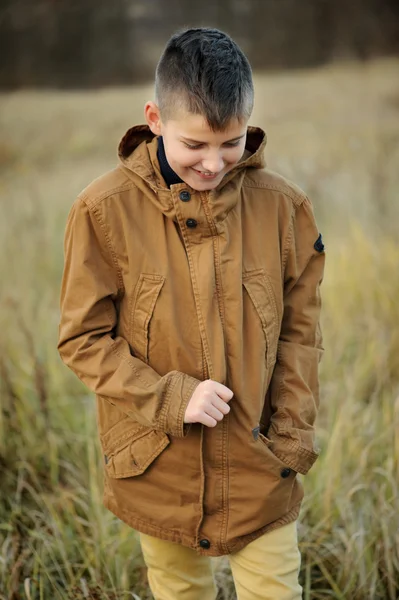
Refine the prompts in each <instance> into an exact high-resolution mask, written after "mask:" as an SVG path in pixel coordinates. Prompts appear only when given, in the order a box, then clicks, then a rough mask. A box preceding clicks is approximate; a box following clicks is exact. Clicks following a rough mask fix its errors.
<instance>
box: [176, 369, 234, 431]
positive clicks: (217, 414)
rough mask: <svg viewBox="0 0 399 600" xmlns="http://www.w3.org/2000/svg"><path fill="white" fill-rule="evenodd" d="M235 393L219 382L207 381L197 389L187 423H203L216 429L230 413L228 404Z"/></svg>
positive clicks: (185, 416) (190, 404)
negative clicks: (219, 422)
mask: <svg viewBox="0 0 399 600" xmlns="http://www.w3.org/2000/svg"><path fill="white" fill-rule="evenodd" d="M232 397H233V392H232V391H231V390H230V389H229V388H228V387H226V386H225V385H223V384H222V383H218V382H217V381H213V380H212V379H207V380H206V381H202V382H201V383H200V384H199V385H198V386H197V388H196V389H195V391H194V393H193V395H192V396H191V398H190V401H189V403H188V405H187V408H186V413H185V415H184V422H185V423H202V424H203V425H206V426H207V427H215V425H217V423H218V421H221V420H222V419H223V417H224V416H225V415H227V413H228V412H229V411H230V406H229V405H228V404H227V402H229V401H230V400H231V399H232Z"/></svg>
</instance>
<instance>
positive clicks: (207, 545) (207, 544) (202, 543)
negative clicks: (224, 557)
mask: <svg viewBox="0 0 399 600" xmlns="http://www.w3.org/2000/svg"><path fill="white" fill-rule="evenodd" d="M199 544H200V546H201V548H203V549H204V550H209V548H210V547H211V542H210V541H209V540H201V541H200V543H199Z"/></svg>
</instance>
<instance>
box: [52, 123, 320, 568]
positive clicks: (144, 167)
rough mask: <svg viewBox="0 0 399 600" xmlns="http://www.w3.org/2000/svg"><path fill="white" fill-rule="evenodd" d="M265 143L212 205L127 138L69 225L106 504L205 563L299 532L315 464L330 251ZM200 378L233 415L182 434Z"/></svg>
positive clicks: (65, 326) (211, 195)
mask: <svg viewBox="0 0 399 600" xmlns="http://www.w3.org/2000/svg"><path fill="white" fill-rule="evenodd" d="M265 145H266V136H265V134H264V133H263V131H261V130H260V129H257V128H251V127H250V128H249V130H248V139H247V153H246V155H245V156H246V157H247V158H245V157H244V159H243V160H242V161H241V162H240V163H239V164H238V165H236V166H235V167H234V169H233V170H232V171H231V172H230V173H228V174H227V175H226V176H225V178H224V179H223V181H222V182H221V184H220V185H219V186H218V188H217V189H216V190H214V191H211V192H197V191H194V190H193V189H191V188H189V187H188V186H187V185H186V184H184V183H182V184H176V185H172V186H171V189H168V188H167V186H166V184H165V182H164V180H163V178H162V175H161V173H160V170H159V165H158V161H157V138H154V137H153V135H152V134H151V133H150V132H149V130H148V129H147V128H146V127H144V126H139V127H134V128H132V129H130V130H129V131H128V132H127V134H126V135H125V136H124V138H123V139H122V141H121V143H120V146H119V156H120V164H119V165H118V166H117V167H116V168H115V169H114V170H112V171H110V172H109V173H106V174H105V175H103V176H102V177H100V178H99V179H96V180H95V181H94V182H92V183H91V184H90V185H89V186H88V187H87V188H86V189H85V190H84V191H83V192H82V193H81V194H80V196H79V198H78V199H77V200H76V202H75V203H74V205H73V206H72V209H71V212H70V215H69V219H68V223H67V227H66V236H65V270H64V276H63V283H62V293H61V323H60V333H59V346H58V348H59V351H60V354H61V357H62V359H63V360H64V362H65V363H66V364H67V365H68V366H69V367H70V368H71V369H72V370H73V371H74V372H75V373H76V374H77V376H78V377H79V378H80V379H81V380H82V381H83V382H84V383H85V384H86V385H87V386H88V387H89V388H90V389H91V390H92V391H93V392H95V394H96V398H97V415H98V427H99V434H100V440H101V445H102V449H103V453H104V469H105V479H104V504H105V506H106V507H107V508H108V509H109V510H111V511H112V512H113V513H114V514H115V515H117V516H118V517H119V518H120V519H122V520H123V521H125V522H126V523H127V524H129V525H130V526H132V527H134V528H135V529H137V530H139V531H142V532H144V533H147V534H150V535H153V536H157V537H159V538H162V539H166V540H171V541H174V542H179V543H181V544H183V545H186V546H189V547H191V548H194V549H195V550H197V552H198V553H199V554H205V555H209V556H217V555H222V554H228V553H231V552H233V551H236V550H238V549H240V548H242V547H243V546H245V545H246V544H247V543H248V542H250V541H251V540H253V539H255V538H257V537H258V536H260V535H262V534H263V533H264V532H266V531H269V530H271V529H274V528H276V527H279V526H282V525H284V524H286V523H289V522H290V521H293V520H294V519H296V518H297V516H298V512H299V508H300V503H301V500H302V497H303V488H302V485H301V483H300V481H299V480H298V478H297V476H296V472H299V473H303V474H305V473H306V472H307V471H308V469H309V468H310V467H311V465H312V464H313V462H314V461H315V460H316V458H317V455H318V453H317V451H316V450H315V448H314V427H313V425H314V420H315V417H316V413H317V408H318V374H317V372H318V363H319V359H320V357H321V353H322V346H321V335H320V328H319V311H320V296H319V284H320V283H321V280H322V274H323V267H324V252H323V245H322V242H321V239H320V238H319V232H318V230H317V227H316V224H315V221H314V217H313V212H312V206H311V203H310V201H309V200H308V198H307V197H306V196H305V195H304V194H303V192H302V191H301V190H300V189H299V188H298V187H296V186H295V185H293V184H292V183H290V182H288V181H287V180H285V179H284V178H282V177H281V176H279V175H277V174H276V173H273V172H271V171H269V170H267V169H265V168H263V167H264V163H263V151H264V146H265ZM182 192H184V193H182ZM208 378H210V379H213V380H216V381H218V382H221V383H223V384H225V385H226V386H228V387H229V388H230V389H232V390H233V392H234V396H233V398H232V400H231V401H230V407H231V410H230V413H229V414H228V415H226V416H225V417H224V419H223V421H221V422H220V423H218V424H217V426H216V427H214V428H207V427H205V426H203V425H200V424H198V423H195V424H192V425H185V424H184V423H183V419H184V414H185V410H186V406H187V403H188V401H189V400H190V398H191V396H192V394H193V392H194V389H195V388H196V386H197V385H198V384H199V382H200V381H203V380H205V379H208Z"/></svg>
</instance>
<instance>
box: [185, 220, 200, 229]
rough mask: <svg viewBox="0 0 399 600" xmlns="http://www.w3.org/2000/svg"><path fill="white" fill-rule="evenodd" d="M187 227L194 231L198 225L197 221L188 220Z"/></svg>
mask: <svg viewBox="0 0 399 600" xmlns="http://www.w3.org/2000/svg"><path fill="white" fill-rule="evenodd" d="M186 225H187V227H190V229H193V228H194V227H197V225H198V223H197V221H196V220H195V219H187V221H186Z"/></svg>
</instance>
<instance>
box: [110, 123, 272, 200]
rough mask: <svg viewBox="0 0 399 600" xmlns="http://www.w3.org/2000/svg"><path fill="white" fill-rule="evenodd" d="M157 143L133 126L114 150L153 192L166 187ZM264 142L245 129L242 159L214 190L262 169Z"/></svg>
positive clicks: (147, 131) (256, 132)
mask: <svg viewBox="0 0 399 600" xmlns="http://www.w3.org/2000/svg"><path fill="white" fill-rule="evenodd" d="M157 140H158V138H157V136H155V135H154V134H153V133H152V132H151V130H150V128H149V127H148V126H147V125H136V126H135V127H131V128H130V129H129V130H128V131H127V132H126V133H125V135H124V136H123V138H122V139H121V141H120V143H119V147H118V156H119V160H120V162H121V163H122V164H123V165H124V166H125V167H127V168H128V169H129V170H130V171H132V172H133V173H136V174H137V175H138V176H139V177H141V178H142V179H144V180H146V181H147V183H148V184H149V185H150V186H151V187H152V188H153V189H154V190H155V189H160V188H163V189H165V187H167V186H166V184H165V182H164V180H163V178H162V175H161V172H160V168H159V163H158V158H157V149H158V141H157ZM266 142H267V137H266V133H265V132H264V131H263V130H262V129H260V128H259V127H248V130H247V140H246V145H245V152H244V155H243V157H242V158H241V160H240V161H239V162H238V163H237V165H236V166H235V167H234V168H233V169H232V170H231V171H229V172H228V173H227V174H226V175H225V177H224V178H223V180H222V181H221V183H220V184H219V186H218V188H217V189H220V188H222V187H224V185H225V184H226V183H227V182H228V181H230V180H231V179H232V178H234V177H235V176H236V175H237V173H239V172H240V171H242V170H243V169H244V168H246V167H252V168H257V169H261V168H263V167H264V166H265V160H264V149H265V146H266Z"/></svg>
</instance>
